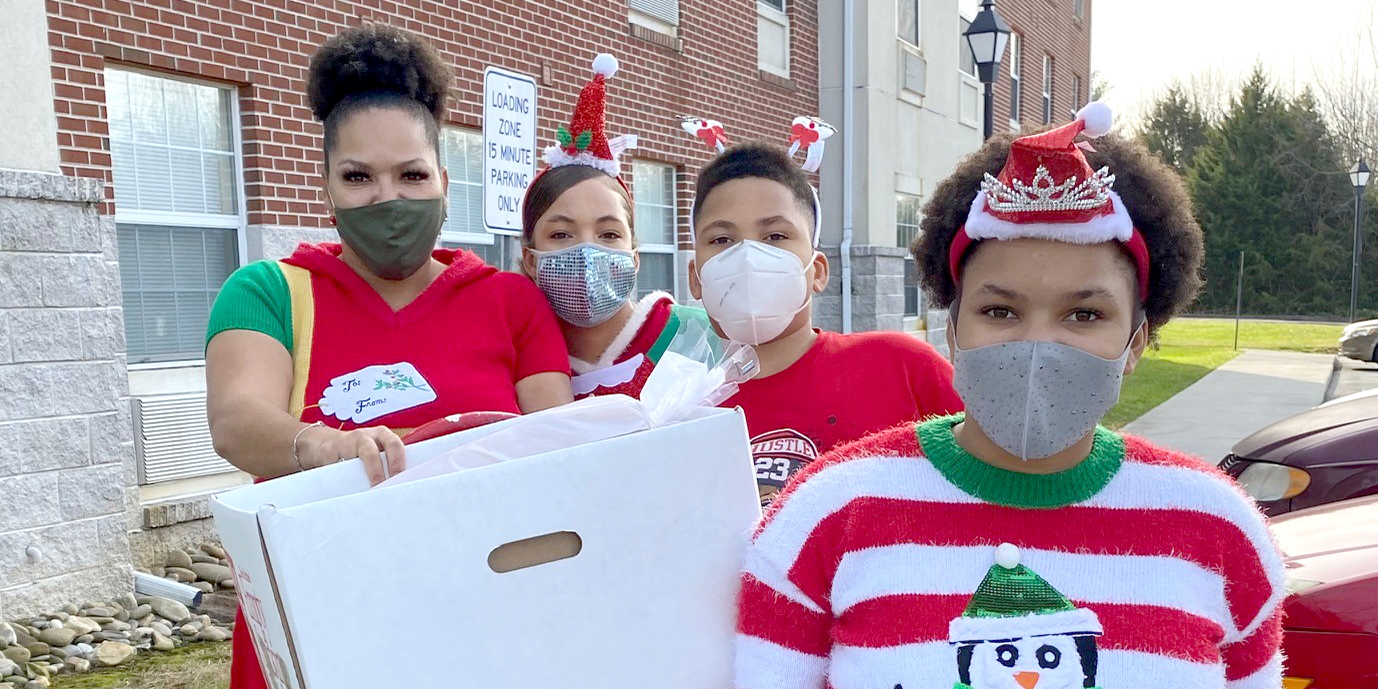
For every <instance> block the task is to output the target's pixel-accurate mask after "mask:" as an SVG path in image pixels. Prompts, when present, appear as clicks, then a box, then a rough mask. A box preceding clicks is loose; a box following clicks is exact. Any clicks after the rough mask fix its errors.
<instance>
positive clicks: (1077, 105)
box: [1072, 74, 1086, 117]
mask: <svg viewBox="0 0 1378 689" xmlns="http://www.w3.org/2000/svg"><path fill="white" fill-rule="evenodd" d="M1081 87H1082V83H1081V75H1080V74H1073V75H1072V115H1073V116H1074V117H1075V116H1076V112H1077V111H1078V110H1080V109H1081V107H1082V106H1083V105H1086V101H1085V100H1084V99H1083V98H1084V97H1083V96H1082V95H1081Z"/></svg>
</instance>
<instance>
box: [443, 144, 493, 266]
mask: <svg viewBox="0 0 1378 689" xmlns="http://www.w3.org/2000/svg"><path fill="white" fill-rule="evenodd" d="M450 132H458V133H462V134H465V135H473V136H478V137H479V138H480V140H482V137H483V132H482V131H480V130H474V129H470V128H468V127H452V126H443V127H441V128H440V140H441V150H442V153H443V151H444V147H445V136H446V135H447V134H449V133H450ZM440 164H441V166H442V167H444V168H445V170H446V171H447V172H450V173H451V174H450V184H461V185H465V186H477V187H479V189H480V191H482V188H483V179H482V177H483V171H482V167H483V166H482V164H480V165H479V178H480V179H479V183H478V184H477V185H475V184H473V183H472V182H462V181H461V182H457V181H455V175H454V174H453V172H451V171H450V167H449V165H447V164H446V161H445V160H444V156H443V155H442V159H441V161H440ZM449 199H450V188H449V186H446V187H445V202H446V205H447V206H448V205H449ZM446 222H447V223H448V222H449V221H448V220H447V221H446ZM440 241H442V242H445V243H447V244H470V245H473V244H479V245H482V246H492V245H493V242H494V239H493V233H491V232H486V231H485V232H452V231H450V230H446V229H444V228H441V232H440Z"/></svg>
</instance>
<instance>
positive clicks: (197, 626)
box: [177, 622, 203, 636]
mask: <svg viewBox="0 0 1378 689" xmlns="http://www.w3.org/2000/svg"><path fill="white" fill-rule="evenodd" d="M202 626H203V625H202V624H201V623H200V622H189V623H187V624H184V625H182V628H181V629H179V630H177V631H178V633H179V634H181V635H182V636H196V635H197V634H200V633H201V628H202Z"/></svg>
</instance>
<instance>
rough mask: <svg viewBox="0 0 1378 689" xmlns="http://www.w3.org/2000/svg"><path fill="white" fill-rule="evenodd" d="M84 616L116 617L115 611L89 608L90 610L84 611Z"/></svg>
mask: <svg viewBox="0 0 1378 689" xmlns="http://www.w3.org/2000/svg"><path fill="white" fill-rule="evenodd" d="M82 614H84V615H86V616H87V617H114V616H115V613H114V611H112V610H109V609H108V608H89V609H87V610H85V611H83V613H82Z"/></svg>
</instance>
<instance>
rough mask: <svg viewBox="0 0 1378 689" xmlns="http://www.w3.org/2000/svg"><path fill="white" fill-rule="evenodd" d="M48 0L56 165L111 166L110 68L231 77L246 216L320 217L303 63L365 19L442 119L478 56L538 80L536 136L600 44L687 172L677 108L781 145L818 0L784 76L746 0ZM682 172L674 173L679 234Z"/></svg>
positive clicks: (546, 134)
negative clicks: (762, 48)
mask: <svg viewBox="0 0 1378 689" xmlns="http://www.w3.org/2000/svg"><path fill="white" fill-rule="evenodd" d="M1034 1H1037V2H1043V1H1044V0H1034ZM1066 1H1067V2H1070V1H1071V0H1066ZM47 8H48V16H49V20H48V28H49V42H50V44H51V47H52V58H53V63H54V64H53V80H54V84H55V93H56V109H57V117H58V138H59V145H60V147H61V158H62V168H63V172H65V173H67V174H70V175H76V176H82V177H95V178H99V179H102V180H105V181H110V179H111V172H110V153H109V149H108V141H107V137H108V127H107V124H106V119H105V118H106V115H105V107H104V104H105V96H104V90H103V87H102V86H103V85H102V81H103V80H102V70H103V69H104V67H105V66H107V65H124V66H132V67H140V68H149V69H154V70H158V71H162V72H168V73H173V74H181V75H186V76H191V77H197V78H202V79H208V80H212V81H216V82H220V83H224V84H229V85H233V86H236V87H237V89H238V94H239V105H240V110H241V116H242V117H241V130H242V137H243V142H244V149H243V152H244V174H245V183H246V194H247V199H246V200H247V203H248V216H249V217H248V222H249V224H250V225H275V226H289V227H307V228H310V227H324V226H325V213H324V207H323V205H322V204H321V202H320V191H319V187H320V182H319V179H320V178H319V174H320V162H321V157H322V156H321V150H320V147H321V130H320V127H319V125H318V124H316V123H315V122H314V121H312V119H311V116H310V112H309V110H308V109H307V106H306V102H305V96H304V94H303V92H304V89H305V79H306V71H307V66H308V63H309V60H310V56H311V54H312V52H313V51H314V50H315V48H316V47H317V46H318V45H319V44H320V43H321V42H323V41H324V40H325V39H326V38H328V37H329V36H331V35H333V34H334V33H336V32H337V31H339V30H340V29H342V28H344V27H346V26H350V25H354V24H357V23H359V22H360V21H363V20H377V21H386V22H389V23H392V24H396V25H399V26H402V27H404V28H407V29H410V30H412V31H415V32H417V33H420V34H421V35H423V36H425V37H426V38H428V39H429V40H431V41H432V42H433V43H435V45H436V46H437V47H438V48H440V49H441V50H442V51H443V52H444V53H445V54H446V55H447V56H449V58H450V59H451V60H452V63H453V65H454V67H455V71H456V77H457V88H456V90H455V96H456V97H455V99H454V101H453V104H452V107H451V110H450V113H449V117H448V120H449V123H450V124H454V125H460V126H466V127H474V128H477V127H479V126H481V124H482V122H481V119H480V118H481V116H482V104H481V102H480V101H481V92H482V74H483V69H484V67H485V66H488V65H497V66H501V67H504V68H507V69H511V70H515V71H518V72H522V73H525V74H530V75H532V76H534V77H536V78H537V83H538V84H539V86H540V93H539V99H540V111H539V123H540V125H541V127H540V132H539V139H538V145H539V146H541V147H544V146H545V145H546V144H548V143H549V142H550V141H551V140H552V139H553V137H554V129H555V127H557V126H559V125H560V124H563V123H565V122H566V120H567V118H568V117H569V113H570V111H571V109H572V108H573V105H574V101H575V99H576V97H577V95H578V91H579V89H580V88H581V87H582V86H583V85H584V84H585V83H587V81H588V79H589V77H590V76H591V70H590V63H591V61H592V59H593V56H594V55H595V54H596V53H597V52H600V51H610V52H613V53H615V54H616V55H617V56H618V58H619V59H620V61H621V63H622V70H621V71H620V72H619V73H618V74H617V76H616V77H615V78H614V79H613V81H612V82H611V84H610V87H609V95H608V126H609V131H610V133H612V134H619V133H634V134H637V135H639V136H640V137H641V147H640V149H639V150H637V151H636V152H635V157H638V158H644V159H650V160H657V161H660V162H666V163H671V164H675V165H680V166H685V167H684V168H682V169H683V170H684V171H686V172H690V173H692V172H693V170H694V169H695V168H696V167H697V166H698V165H699V164H702V163H703V162H705V161H706V160H707V159H708V158H709V157H710V156H709V152H708V151H707V149H706V148H705V147H703V146H702V145H701V144H700V142H698V141H697V140H695V139H693V138H692V137H689V136H688V135H687V134H685V133H684V132H683V131H682V130H681V129H680V128H679V125H678V122H677V119H676V118H677V116H679V115H684V114H695V115H697V114H702V115H704V116H712V117H715V118H716V119H720V120H722V121H724V122H725V123H727V125H728V127H729V129H728V134H729V136H730V137H732V140H733V141H739V140H744V139H753V138H768V139H771V140H774V141H777V142H783V141H784V136H785V133H786V131H787V129H788V126H789V122H790V121H791V120H792V119H793V118H794V117H795V116H797V115H800V114H813V113H816V112H817V109H818V83H817V74H818V55H817V45H818V39H817V0H798V1H796V2H790V3H788V10H789V15H790V20H791V26H790V35H791V64H792V74H793V79H792V80H780V79H779V78H776V77H764V76H762V74H761V73H760V72H759V71H758V69H757V59H756V10H755V3H754V2H750V0H741V1H740V2H733V3H721V2H713V1H711V0H682V2H681V8H680V9H681V20H680V26H679V39H680V40H679V41H653V40H648V38H653V37H654V36H643V34H645V33H646V32H645V31H644V30H641V29H638V30H637V31H635V32H634V31H632V29H631V27H630V26H629V24H628V16H627V7H626V4H625V3H624V2H598V1H596V0H588V1H580V2H569V1H566V0H549V1H527V0H499V1H495V2H458V3H456V2H443V1H442V2H437V1H433V0H400V1H396V2H394V1H389V0H380V1H377V2H352V1H348V0H315V1H313V2H300V1H297V0H273V1H272V2H259V1H254V0H228V1H225V0H218V1H215V2H210V1H207V2H199V1H192V0H47ZM634 34H635V35H634ZM661 43H669V44H671V45H676V44H677V45H678V47H679V50H676V49H674V48H673V47H666V46H664V45H661ZM692 179H693V176H692V174H686V175H681V177H680V194H679V198H680V204H681V213H680V215H681V232H682V233H683V231H684V230H685V228H686V226H685V224H684V221H683V216H685V215H686V214H687V211H688V204H689V194H690V190H691V189H692ZM109 189H110V187H109V186H107V190H109ZM110 198H113V196H112V194H111V192H109V191H107V199H110ZM110 204H111V202H110V201H109V200H107V202H106V205H105V208H104V211H105V212H107V213H109V212H111V211H112V210H113V209H112V208H111V205H110ZM681 237H684V235H683V234H681Z"/></svg>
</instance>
